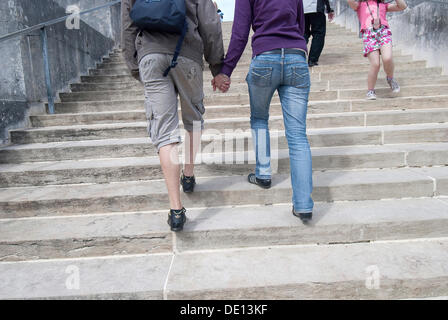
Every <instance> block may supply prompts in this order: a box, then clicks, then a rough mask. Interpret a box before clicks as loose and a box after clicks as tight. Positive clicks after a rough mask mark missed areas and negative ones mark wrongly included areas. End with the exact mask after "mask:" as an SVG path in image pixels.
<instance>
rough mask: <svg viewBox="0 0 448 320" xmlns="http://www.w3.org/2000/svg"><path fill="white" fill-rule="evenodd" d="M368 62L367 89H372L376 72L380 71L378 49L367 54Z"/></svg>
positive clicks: (376, 76)
mask: <svg viewBox="0 0 448 320" xmlns="http://www.w3.org/2000/svg"><path fill="white" fill-rule="evenodd" d="M367 57H368V58H369V62H370V69H369V75H368V77H367V86H368V88H367V89H369V90H374V89H375V85H376V80H377V79H378V72H379V71H380V53H379V51H378V50H375V51H372V52H370V53H369V54H368V56H367Z"/></svg>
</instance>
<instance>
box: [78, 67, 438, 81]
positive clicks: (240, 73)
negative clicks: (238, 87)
mask: <svg viewBox="0 0 448 320" xmlns="http://www.w3.org/2000/svg"><path fill="white" fill-rule="evenodd" d="M248 69H249V68H248V67H247V68H240V67H238V68H237V69H236V70H235V72H234V73H233V74H232V81H236V80H239V81H240V82H241V81H242V82H244V81H245V79H246V75H247V71H248ZM441 72H442V69H441V68H435V67H434V68H425V69H418V72H416V71H415V70H406V69H403V70H399V73H397V76H399V77H401V78H403V77H409V78H413V77H415V76H420V77H422V76H424V75H427V76H431V75H433V76H437V75H438V76H440V75H441ZM416 73H417V75H416ZM379 77H380V78H385V77H386V75H385V74H384V72H383V71H380V73H379ZM310 78H311V81H320V80H338V79H339V80H352V79H363V80H365V81H367V80H366V79H367V75H366V72H364V71H362V72H359V71H351V72H346V73H344V74H336V73H334V72H333V73H322V74H320V73H317V72H315V73H312V74H311V75H310ZM211 79H212V75H211V74H210V72H208V71H205V72H204V81H205V83H206V84H207V85H208V83H210V81H211ZM121 81H126V82H133V81H136V80H135V79H134V78H133V77H132V76H131V75H130V74H129V72H127V73H125V74H123V75H109V76H107V75H103V76H81V82H82V83H111V82H121Z"/></svg>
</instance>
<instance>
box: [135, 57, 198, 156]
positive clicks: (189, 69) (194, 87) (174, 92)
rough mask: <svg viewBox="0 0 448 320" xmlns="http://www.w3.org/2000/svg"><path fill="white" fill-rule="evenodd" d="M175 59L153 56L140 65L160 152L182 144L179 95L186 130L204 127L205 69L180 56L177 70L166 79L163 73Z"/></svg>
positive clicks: (150, 122)
mask: <svg viewBox="0 0 448 320" xmlns="http://www.w3.org/2000/svg"><path fill="white" fill-rule="evenodd" d="M172 59H173V56H172V55H169V54H159V53H151V54H148V55H146V56H144V57H143V58H142V59H141V61H140V64H139V70H140V79H141V81H142V82H143V84H144V85H145V108H146V118H147V120H148V133H149V137H150V138H151V140H152V143H153V144H154V145H155V146H156V148H157V150H160V148H161V147H163V146H166V145H169V144H173V143H179V142H181V141H182V140H181V135H180V130H179V114H178V99H177V96H178V95H179V98H180V103H181V114H182V122H183V125H184V129H185V130H187V131H189V132H192V131H193V130H203V128H204V119H203V114H204V112H205V108H204V90H203V75H202V72H203V70H202V67H201V65H200V64H199V63H197V62H195V61H193V60H191V59H188V58H185V57H179V58H178V59H177V61H178V65H177V67H176V68H174V69H171V71H170V73H169V74H168V76H167V77H164V76H163V73H164V71H165V70H166V68H168V66H169V65H170V64H171V60H172Z"/></svg>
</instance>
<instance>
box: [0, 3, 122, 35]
mask: <svg viewBox="0 0 448 320" xmlns="http://www.w3.org/2000/svg"><path fill="white" fill-rule="evenodd" d="M120 2H121V0H116V1H113V2H108V3H106V4H103V5H101V6H98V7H95V8H91V9H87V10H84V11H81V12H79V15H80V16H81V15H85V14H88V13H91V12H94V11H98V10H101V9H104V8H108V7H112V6H114V5H116V4H118V3H120ZM77 15H78V14H77ZM70 16H71V14H68V15H66V16H63V17H60V18H56V19H53V20H49V21H47V22H42V23H39V24H36V25H35V26H32V27H28V28H25V29H22V30H18V31H15V32H11V33H9V34H7V35H4V36H1V37H0V42H3V41H6V40H9V39H11V38H14V37H17V36H21V35H25V34H29V33H31V32H33V31H36V30H40V29H42V28H45V27H49V26H52V25H55V24H57V23H60V22H63V21H65V20H67V18H69V17H70Z"/></svg>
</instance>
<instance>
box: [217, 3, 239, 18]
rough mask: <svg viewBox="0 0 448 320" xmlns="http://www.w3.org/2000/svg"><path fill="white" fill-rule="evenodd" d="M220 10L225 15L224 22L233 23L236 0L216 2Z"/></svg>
mask: <svg viewBox="0 0 448 320" xmlns="http://www.w3.org/2000/svg"><path fill="white" fill-rule="evenodd" d="M214 1H216V3H217V4H218V7H219V9H221V11H222V12H223V13H224V21H233V14H234V12H235V0H214Z"/></svg>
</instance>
